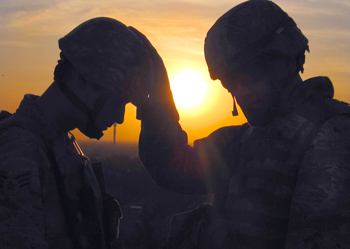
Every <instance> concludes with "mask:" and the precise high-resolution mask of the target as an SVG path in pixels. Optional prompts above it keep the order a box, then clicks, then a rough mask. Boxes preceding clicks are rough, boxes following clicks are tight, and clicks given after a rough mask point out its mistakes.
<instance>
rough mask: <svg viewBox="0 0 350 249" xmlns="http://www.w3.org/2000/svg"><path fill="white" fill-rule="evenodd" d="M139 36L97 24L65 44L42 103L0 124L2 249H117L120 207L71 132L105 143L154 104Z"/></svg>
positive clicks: (112, 24)
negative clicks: (106, 133) (112, 130)
mask: <svg viewBox="0 0 350 249" xmlns="http://www.w3.org/2000/svg"><path fill="white" fill-rule="evenodd" d="M135 32H136V30H135V29H133V28H131V27H129V28H128V27H127V26H125V25H124V24H122V23H121V22H119V21H117V20H114V19H110V18H105V17H100V18H94V19H91V20H88V21H86V22H84V23H82V24H81V25H79V26H78V27H76V28H75V29H74V30H72V31H71V32H70V33H68V34H67V35H66V36H64V37H63V38H62V39H60V40H59V47H60V49H61V59H60V60H59V62H58V65H57V66H56V69H55V72H54V82H53V83H52V84H51V85H50V87H49V88H48V89H47V90H46V91H45V92H44V94H43V95H42V96H40V97H39V96H34V95H29V94H27V95H25V97H24V99H23V100H22V102H21V104H20V106H19V108H18V109H17V111H16V113H15V114H13V115H12V116H11V115H9V114H8V113H6V112H3V115H1V116H2V117H3V118H4V119H3V120H2V121H1V122H0V190H1V192H0V215H1V219H0V220H1V223H0V247H1V248H28V249H32V248H74V249H77V248H91V249H96V248H112V247H113V246H115V245H116V238H117V234H118V226H119V219H120V218H121V217H122V214H121V210H120V207H119V204H118V202H117V201H116V200H114V198H113V197H112V196H110V195H108V194H107V193H106V192H105V191H106V190H105V186H104V181H103V175H101V172H102V171H101V168H100V167H98V165H97V166H94V167H93V166H92V164H91V163H90V161H89V159H88V158H87V157H86V156H84V154H83V153H82V151H81V150H80V148H79V146H78V144H77V142H76V141H75V140H74V137H73V136H72V135H69V131H71V130H73V129H75V128H78V129H79V130H80V131H81V132H82V133H84V134H85V135H86V136H88V137H89V138H96V139H99V138H100V137H101V136H102V135H103V130H106V129H107V128H108V127H110V126H112V125H113V123H115V122H116V123H118V124H121V123H123V120H124V111H125V105H126V104H127V103H129V102H131V103H132V104H134V105H135V106H136V107H138V106H140V105H142V104H143V103H144V102H145V101H146V98H147V95H148V93H149V91H150V88H151V84H152V82H153V69H152V67H153V66H152V61H151V57H150V54H149V52H148V49H147V47H146V46H144V44H143V42H142V41H141V40H140V39H139V38H138V36H137V35H136V34H135Z"/></svg>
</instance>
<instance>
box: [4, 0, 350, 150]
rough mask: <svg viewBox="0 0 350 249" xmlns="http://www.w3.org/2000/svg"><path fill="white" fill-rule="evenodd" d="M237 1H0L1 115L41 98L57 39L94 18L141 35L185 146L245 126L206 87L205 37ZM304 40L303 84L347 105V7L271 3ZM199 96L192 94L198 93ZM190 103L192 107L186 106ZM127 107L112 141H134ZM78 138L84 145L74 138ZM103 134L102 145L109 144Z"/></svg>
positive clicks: (212, 86)
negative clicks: (159, 70)
mask: <svg viewBox="0 0 350 249" xmlns="http://www.w3.org/2000/svg"><path fill="white" fill-rule="evenodd" d="M240 2H241V1H236V0H216V1H213V0H182V1H172V0H148V1H145V0H113V1H112V0H99V1H96V0H94V1H91V0H30V1H29V0H0V110H7V111H10V112H15V111H16V109H17V107H18V105H19V103H20V101H21V100H22V98H23V95H24V94H26V93H31V94H36V95H41V94H42V93H43V92H44V91H45V90H46V88H47V87H48V86H49V85H50V84H51V83H52V81H53V70H54V68H55V65H56V63H57V60H58V59H59V52H60V51H59V49H58V43H57V41H58V39H59V38H61V37H63V36H64V35H65V34H67V33H68V32H69V31H71V30H72V29H73V28H75V27H76V26H77V25H79V24H80V23H82V22H84V21H86V20H88V19H91V18H93V17H99V16H105V17H111V18H115V19H117V20H119V21H121V22H123V23H124V24H126V25H128V26H133V27H135V28H137V29H138V30H140V31H141V32H142V33H144V34H145V35H146V36H147V37H148V38H149V40H150V41H151V42H152V44H153V45H154V46H155V48H156V49H157V50H158V52H159V54H160V55H161V56H162V58H163V60H164V63H165V65H166V67H167V70H168V74H169V78H170V81H171V87H172V89H173V92H174V98H175V102H176V104H177V106H178V110H179V113H180V117H181V118H180V123H181V125H182V127H183V128H184V130H185V131H187V133H188V136H189V141H190V142H191V143H192V142H193V140H194V139H197V138H201V137H204V136H207V135H208V134H210V133H211V132H212V131H214V130H215V129H217V128H219V127H222V126H228V125H237V124H242V123H243V122H245V118H244V116H243V115H242V114H241V115H239V116H238V117H232V116H231V111H232V105H233V103H232V98H231V97H230V95H229V94H228V93H227V91H226V90H225V89H224V88H222V86H221V84H220V82H219V81H212V80H210V77H209V74H208V70H207V66H206V64H205V60H204V52H203V45H204V38H205V36H206V33H207V31H208V30H209V28H210V27H211V26H212V25H213V23H214V22H215V21H216V20H217V19H218V18H219V17H220V16H221V15H222V14H224V13H225V12H226V11H227V10H229V9H230V8H232V7H233V6H235V5H236V4H238V3H240ZM275 3H277V4H278V5H279V6H280V7H282V8H283V9H284V10H285V11H286V12H287V13H288V14H289V15H290V16H291V17H292V18H293V19H294V20H295V21H296V23H297V24H298V26H299V28H300V29H301V30H302V32H303V33H304V35H305V36H306V37H307V38H308V39H309V45H310V54H307V55H306V64H305V73H304V74H303V75H302V78H303V79H307V78H310V77H313V76H320V75H321V76H329V77H330V79H331V80H332V82H333V83H334V86H335V98H337V99H339V100H342V101H346V102H350V82H349V79H350V72H349V69H350V59H349V56H350V2H349V0H294V1H291V0H276V1H275ZM197 89H198V90H197ZM190 100H193V102H189V101H190ZM135 116H136V109H135V108H134V107H133V106H132V105H131V104H128V105H127V111H126V117H125V121H124V124H122V125H118V126H117V141H130V142H136V141H137V140H138V136H139V132H140V121H138V120H136V119H135ZM75 134H76V135H77V137H78V138H79V139H85V137H84V136H83V135H81V134H80V133H79V132H75ZM112 134H113V130H112V129H108V130H107V131H106V132H105V136H104V137H103V138H102V139H101V140H102V141H108V140H109V141H112Z"/></svg>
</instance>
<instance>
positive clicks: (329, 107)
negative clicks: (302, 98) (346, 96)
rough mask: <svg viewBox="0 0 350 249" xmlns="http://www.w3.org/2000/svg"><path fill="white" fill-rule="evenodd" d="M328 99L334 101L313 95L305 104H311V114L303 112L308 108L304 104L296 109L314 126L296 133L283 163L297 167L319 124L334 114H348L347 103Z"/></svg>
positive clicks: (349, 114)
mask: <svg viewBox="0 0 350 249" xmlns="http://www.w3.org/2000/svg"><path fill="white" fill-rule="evenodd" d="M329 101H333V102H334V103H333V104H332V103H328V102H327V101H326V100H325V99H324V98H322V97H321V96H319V95H316V96H313V97H312V101H310V102H308V103H306V104H305V105H312V107H313V115H312V116H310V113H307V112H305V110H307V109H308V108H305V105H301V106H300V107H299V108H298V109H297V110H296V112H297V113H298V114H299V115H301V116H302V117H304V118H306V119H308V120H309V121H310V122H311V123H312V124H314V126H313V127H312V128H310V130H309V131H307V134H306V136H301V134H300V133H297V134H296V136H295V138H294V143H293V147H292V148H291V150H290V152H289V155H288V156H287V159H286V160H285V164H289V165H297V166H298V168H299V166H300V163H301V161H302V159H303V156H304V152H305V151H306V149H307V147H308V146H310V145H311V143H312V141H313V140H314V138H315V137H316V135H317V132H318V130H319V129H320V128H321V126H322V125H323V124H324V123H326V122H327V121H328V120H329V119H331V118H333V117H335V116H340V115H346V116H350V107H349V105H348V104H347V103H345V102H339V101H336V100H333V99H329Z"/></svg>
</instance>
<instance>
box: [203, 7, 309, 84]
mask: <svg viewBox="0 0 350 249" xmlns="http://www.w3.org/2000/svg"><path fill="white" fill-rule="evenodd" d="M204 50H205V58H206V62H207V64H208V68H209V72H210V76H211V78H212V79H220V77H222V75H223V74H224V73H225V71H227V70H229V71H230V72H232V73H235V72H236V71H239V70H240V68H241V67H243V66H245V65H251V64H254V63H255V62H256V61H259V60H261V59H264V58H271V57H273V56H285V57H290V58H291V57H297V64H298V65H297V67H298V69H297V70H298V72H299V71H303V64H304V62H305V56H304V53H305V50H308V40H307V38H306V37H305V36H304V35H303V34H302V32H301V31H300V29H299V28H298V27H297V25H296V23H295V22H294V21H293V19H292V18H291V17H289V16H288V14H287V13H286V12H284V11H283V10H282V9H281V8H280V7H279V6H278V5H276V4H275V3H273V2H271V1H268V0H249V1H246V2H243V3H241V4H239V5H237V6H235V7H234V8H232V9H230V10H229V11H228V12H226V13H225V14H224V15H222V16H221V17H220V18H219V19H218V20H217V21H216V22H215V24H214V25H213V26H212V27H211V29H210V30H209V31H208V33H207V37H206V39H205V47H204Z"/></svg>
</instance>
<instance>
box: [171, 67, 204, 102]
mask: <svg viewBox="0 0 350 249" xmlns="http://www.w3.org/2000/svg"><path fill="white" fill-rule="evenodd" d="M169 78H170V87H171V91H172V92H173V96H174V101H175V104H176V106H177V107H180V108H185V109H192V108H195V107H197V106H198V105H199V104H201V103H202V101H203V100H204V97H205V95H206V93H207V84H206V82H205V81H204V80H203V79H202V78H203V76H202V75H201V74H200V73H199V72H198V71H195V70H190V69H184V70H182V71H180V72H179V73H178V74H173V75H169Z"/></svg>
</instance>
